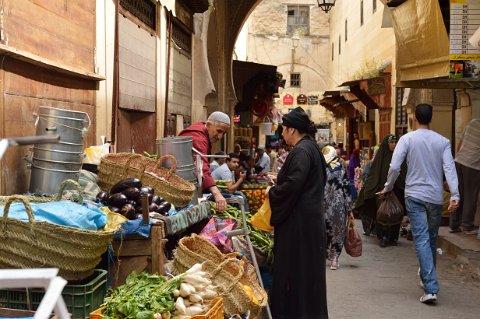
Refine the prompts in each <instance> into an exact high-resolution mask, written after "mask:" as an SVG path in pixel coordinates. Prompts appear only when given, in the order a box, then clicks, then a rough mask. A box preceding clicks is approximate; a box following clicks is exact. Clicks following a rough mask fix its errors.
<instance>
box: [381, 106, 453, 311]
mask: <svg viewBox="0 0 480 319" xmlns="http://www.w3.org/2000/svg"><path fill="white" fill-rule="evenodd" d="M414 120H415V124H416V126H417V129H416V130H415V131H413V132H409V133H407V134H405V135H403V136H402V137H401V138H400V140H399V141H398V143H397V147H396V148H395V151H394V152H393V157H392V162H391V164H390V169H389V171H388V177H387V182H386V183H385V188H384V189H383V190H382V191H381V192H379V193H378V195H379V196H383V194H385V193H387V192H390V191H391V190H392V189H393V186H394V184H395V180H396V179H397V177H398V175H399V174H400V166H401V165H402V163H403V161H404V159H405V158H406V159H407V165H408V168H407V178H406V182H405V206H406V210H407V214H408V217H409V218H410V223H411V226H412V233H413V240H414V242H415V250H416V253H417V258H418V261H419V263H420V279H421V281H422V283H423V289H424V291H425V293H424V295H423V296H421V297H420V302H422V303H436V302H437V293H438V290H439V284H438V280H437V274H436V270H435V266H436V251H437V235H438V228H439V227H440V222H441V218H442V216H441V211H442V202H443V175H444V174H445V177H446V179H447V183H448V186H449V188H450V193H451V197H450V205H449V207H448V210H449V211H450V212H453V211H454V210H455V209H457V207H458V203H459V201H460V195H459V193H458V180H457V173H456V171H455V163H454V161H453V157H452V151H451V147H450V141H449V140H448V139H446V138H445V137H443V136H441V135H440V134H438V133H435V132H433V131H431V130H429V128H428V125H429V123H430V122H431V120H432V106H431V105H428V104H419V105H417V107H416V108H415V116H414Z"/></svg>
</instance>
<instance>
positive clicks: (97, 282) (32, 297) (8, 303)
mask: <svg viewBox="0 0 480 319" xmlns="http://www.w3.org/2000/svg"><path fill="white" fill-rule="evenodd" d="M107 288H108V287H107V271H106V270H102V269H96V270H95V272H94V277H93V279H92V280H91V281H90V282H88V283H86V284H83V285H78V284H76V285H66V286H65V288H63V292H62V297H63V300H64V301H65V304H66V305H67V309H68V311H69V312H70V313H71V314H72V318H74V319H87V318H89V317H90V312H92V311H93V310H94V309H97V308H98V307H100V305H101V304H102V303H103V298H104V297H105V294H106V293H107ZM44 295H45V290H44V289H38V288H35V289H33V288H32V289H25V288H24V289H2V290H0V307H4V308H13V309H23V310H33V311H35V310H37V308H38V306H39V305H40V302H41V301H42V298H43V296H44Z"/></svg>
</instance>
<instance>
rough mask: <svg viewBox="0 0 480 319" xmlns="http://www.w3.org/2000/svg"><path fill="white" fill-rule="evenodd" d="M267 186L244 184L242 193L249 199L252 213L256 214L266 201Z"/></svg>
mask: <svg viewBox="0 0 480 319" xmlns="http://www.w3.org/2000/svg"><path fill="white" fill-rule="evenodd" d="M266 189H267V185H265V184H255V183H251V184H243V185H242V189H241V192H242V193H243V194H244V195H245V197H247V201H248V208H249V210H250V213H252V214H255V213H256V212H257V211H258V210H259V209H260V207H262V204H263V202H264V201H265V196H266V193H265V191H266Z"/></svg>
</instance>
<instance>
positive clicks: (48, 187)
mask: <svg viewBox="0 0 480 319" xmlns="http://www.w3.org/2000/svg"><path fill="white" fill-rule="evenodd" d="M31 168H32V175H31V179H30V188H29V192H30V193H34V194H56V193H57V192H58V187H59V186H60V184H61V183H62V182H63V181H64V180H66V179H73V180H75V181H78V178H79V177H80V171H68V170H61V169H47V168H42V167H38V166H36V165H35V164H32V165H31Z"/></svg>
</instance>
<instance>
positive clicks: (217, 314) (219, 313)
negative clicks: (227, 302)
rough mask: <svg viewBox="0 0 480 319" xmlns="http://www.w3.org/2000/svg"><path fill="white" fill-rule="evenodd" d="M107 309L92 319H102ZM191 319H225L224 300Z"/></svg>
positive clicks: (91, 318) (219, 299) (92, 316)
mask: <svg viewBox="0 0 480 319" xmlns="http://www.w3.org/2000/svg"><path fill="white" fill-rule="evenodd" d="M103 309H105V307H102V308H99V309H97V310H95V311H93V312H92V313H91V314H90V319H102V318H104V317H105V316H104V315H103V314H102V313H103ZM191 319H223V298H221V297H217V298H215V299H213V300H212V306H211V307H210V309H208V311H207V313H206V314H204V315H196V316H193V317H192V318H191Z"/></svg>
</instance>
